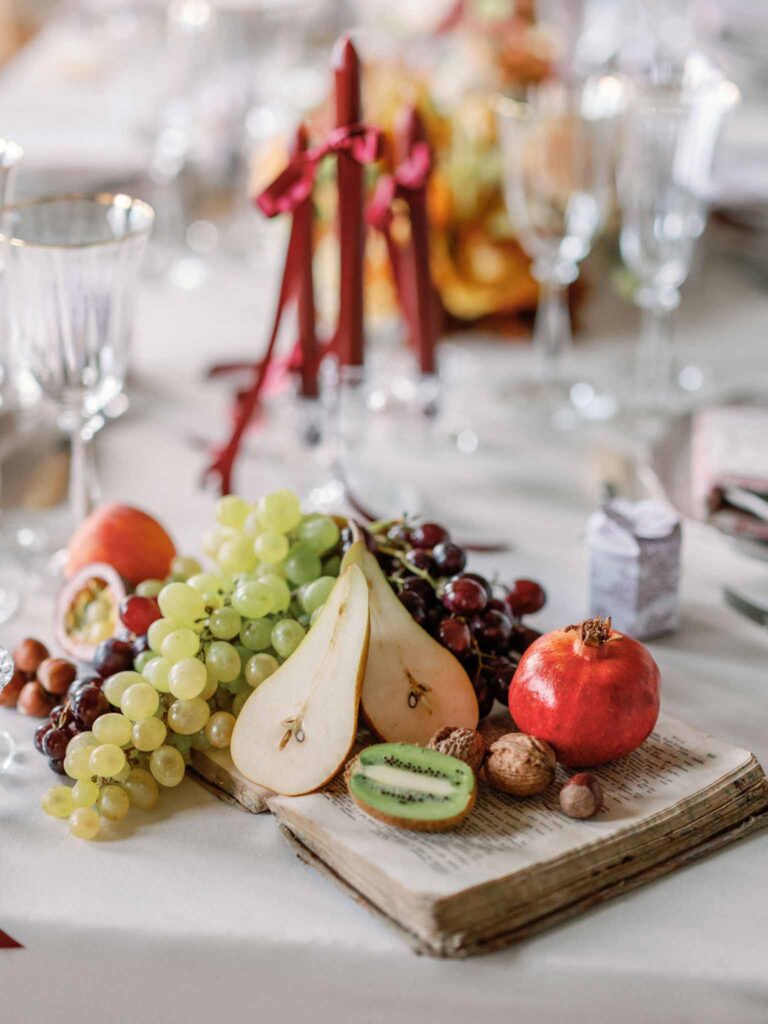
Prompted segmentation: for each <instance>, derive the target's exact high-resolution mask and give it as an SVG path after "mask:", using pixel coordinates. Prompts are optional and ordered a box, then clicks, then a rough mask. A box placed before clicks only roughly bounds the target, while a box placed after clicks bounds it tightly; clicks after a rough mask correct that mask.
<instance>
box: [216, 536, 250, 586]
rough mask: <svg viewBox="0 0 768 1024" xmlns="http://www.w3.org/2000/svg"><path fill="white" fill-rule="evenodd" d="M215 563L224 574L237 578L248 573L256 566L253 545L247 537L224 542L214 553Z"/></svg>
mask: <svg viewBox="0 0 768 1024" xmlns="http://www.w3.org/2000/svg"><path fill="white" fill-rule="evenodd" d="M216 561H217V562H218V563H219V565H220V566H221V568H222V569H223V570H224V572H228V573H232V575H233V576H238V575H239V574H240V573H243V572H250V570H251V569H253V567H254V566H255V565H256V555H255V554H254V553H253V544H252V543H251V542H250V541H249V540H248V538H247V537H242V536H241V537H237V538H236V539H235V538H233V539H232V540H225V541H224V543H223V544H222V545H221V547H220V548H219V550H218V551H217V552H216Z"/></svg>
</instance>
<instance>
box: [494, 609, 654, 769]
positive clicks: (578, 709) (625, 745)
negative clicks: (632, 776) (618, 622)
mask: <svg viewBox="0 0 768 1024" xmlns="http://www.w3.org/2000/svg"><path fill="white" fill-rule="evenodd" d="M660 681H661V680H660V675H659V669H658V666H657V665H656V662H655V661H654V660H653V658H652V657H651V655H650V652H649V651H648V650H647V648H646V647H644V646H643V645H642V644H641V643H640V642H639V641H637V640H633V639H632V637H629V636H623V635H622V634H621V633H617V632H616V631H615V630H612V629H611V620H610V619H587V620H586V621H585V622H582V623H580V624H579V625H576V626H567V627H566V628H565V629H559V630H555V632H553V633H546V634H545V635H544V636H542V637H539V639H538V640H536V641H534V643H533V644H531V646H530V647H529V648H528V650H527V651H526V652H525V654H523V656H522V658H521V659H520V664H519V665H518V667H517V671H516V672H515V675H514V678H513V679H512V684H511V686H510V688H509V710H510V712H511V714H512V717H513V719H514V720H515V723H516V724H517V727H518V728H519V729H521V730H522V731H523V732H525V733H528V734H529V735H530V736H536V737H538V738H539V739H542V740H546V742H547V743H549V744H550V746H552V747H553V748H554V750H555V753H556V754H557V759H558V761H559V762H560V763H561V764H564V765H569V766H574V767H586V766H589V765H598V764H603V763H604V762H606V761H612V760H614V758H617V757H623V756H624V755H625V754H629V753H630V752H631V751H633V750H635V749H636V748H637V747H639V746H640V744H641V743H642V742H643V741H644V740H645V739H646V737H647V736H648V735H649V733H650V732H651V730H652V729H653V727H654V725H655V724H656V719H657V718H658V715H659V684H660Z"/></svg>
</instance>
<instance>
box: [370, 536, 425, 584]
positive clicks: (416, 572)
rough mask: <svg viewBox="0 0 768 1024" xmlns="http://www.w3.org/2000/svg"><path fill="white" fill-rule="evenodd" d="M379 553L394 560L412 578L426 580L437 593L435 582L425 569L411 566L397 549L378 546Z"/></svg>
mask: <svg viewBox="0 0 768 1024" xmlns="http://www.w3.org/2000/svg"><path fill="white" fill-rule="evenodd" d="M379 551H381V552H382V554H384V555H390V556H391V557H392V558H396V559H397V560H398V562H400V564H401V565H403V566H404V567H405V568H406V569H407V570H408V572H409V574H411V575H413V576H420V577H421V579H423V580H426V581H427V583H429V585H430V586H432V587H434V589H435V591H437V580H435V579H433V578H432V577H431V576H430V575H429V573H428V572H427V570H426V569H419V568H418V567H417V566H415V565H412V564H411V563H410V562H409V561H408V559H407V558H406V557H405V555H404V554H402V553H401V552H400V551H398V550H397V548H390V547H385V546H384V545H383V544H382V545H379Z"/></svg>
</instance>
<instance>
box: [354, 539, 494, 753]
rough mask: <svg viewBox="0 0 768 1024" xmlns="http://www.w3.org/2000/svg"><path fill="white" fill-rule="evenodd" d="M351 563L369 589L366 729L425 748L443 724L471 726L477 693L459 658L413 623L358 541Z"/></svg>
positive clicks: (391, 740) (364, 702)
mask: <svg viewBox="0 0 768 1024" xmlns="http://www.w3.org/2000/svg"><path fill="white" fill-rule="evenodd" d="M352 565H359V566H360V568H361V569H362V570H363V572H364V573H365V578H366V579H367V581H368V587H369V591H370V593H369V600H368V604H369V608H370V616H371V637H370V641H369V647H368V665H367V668H366V671H365V680H364V682H363V695H362V698H361V708H362V712H363V715H364V717H365V720H366V722H367V723H368V725H369V726H370V728H371V730H372V731H373V732H374V733H375V735H376V736H378V737H379V738H380V739H382V740H385V741H386V742H387V743H418V744H421V745H422V746H424V745H426V744H427V743H428V742H429V740H430V739H431V738H432V736H434V734H435V733H436V732H437V730H438V729H442V728H443V726H446V725H451V726H460V727H464V728H467V729H474V728H475V727H476V726H477V722H478V718H479V713H478V707H477V697H476V696H475V691H474V687H473V686H472V683H471V682H470V679H469V676H468V675H467V673H466V672H465V671H464V669H463V668H462V666H461V664H460V663H459V661H458V660H457V659H456V658H454V656H453V655H452V654H451V652H450V651H447V650H446V649H445V647H442V646H441V645H440V644H439V643H438V642H437V641H436V640H433V639H432V637H431V636H430V635H429V633H427V632H426V631H425V630H423V629H422V628H421V626H419V625H418V624H417V623H416V622H414V621H413V619H412V618H411V616H410V614H409V613H408V611H407V609H406V608H405V607H404V606H403V605H402V604H401V603H400V601H399V599H398V597H397V595H396V594H395V593H394V591H393V590H392V588H391V587H390V585H389V583H388V582H387V578H386V576H385V575H384V573H383V572H382V571H381V569H380V568H379V563H378V562H377V561H376V559H375V558H374V556H373V555H372V554H371V552H370V551H368V550H367V549H366V547H365V544H364V543H363V542H362V541H357V542H356V543H354V544H353V545H352V547H351V548H350V549H349V551H347V553H346V555H345V556H344V560H343V562H342V569H345V568H346V567H347V566H352Z"/></svg>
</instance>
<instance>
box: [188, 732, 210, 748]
mask: <svg viewBox="0 0 768 1024" xmlns="http://www.w3.org/2000/svg"><path fill="white" fill-rule="evenodd" d="M189 739H190V744H189V745H190V747H191V748H192V749H193V750H206V749H207V748H208V747H210V745H211V744H210V743H209V742H208V737H207V736H206V735H205V729H200V730H199V731H198V732H196V733H193V734H192V735H191V736H190V738H189Z"/></svg>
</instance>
